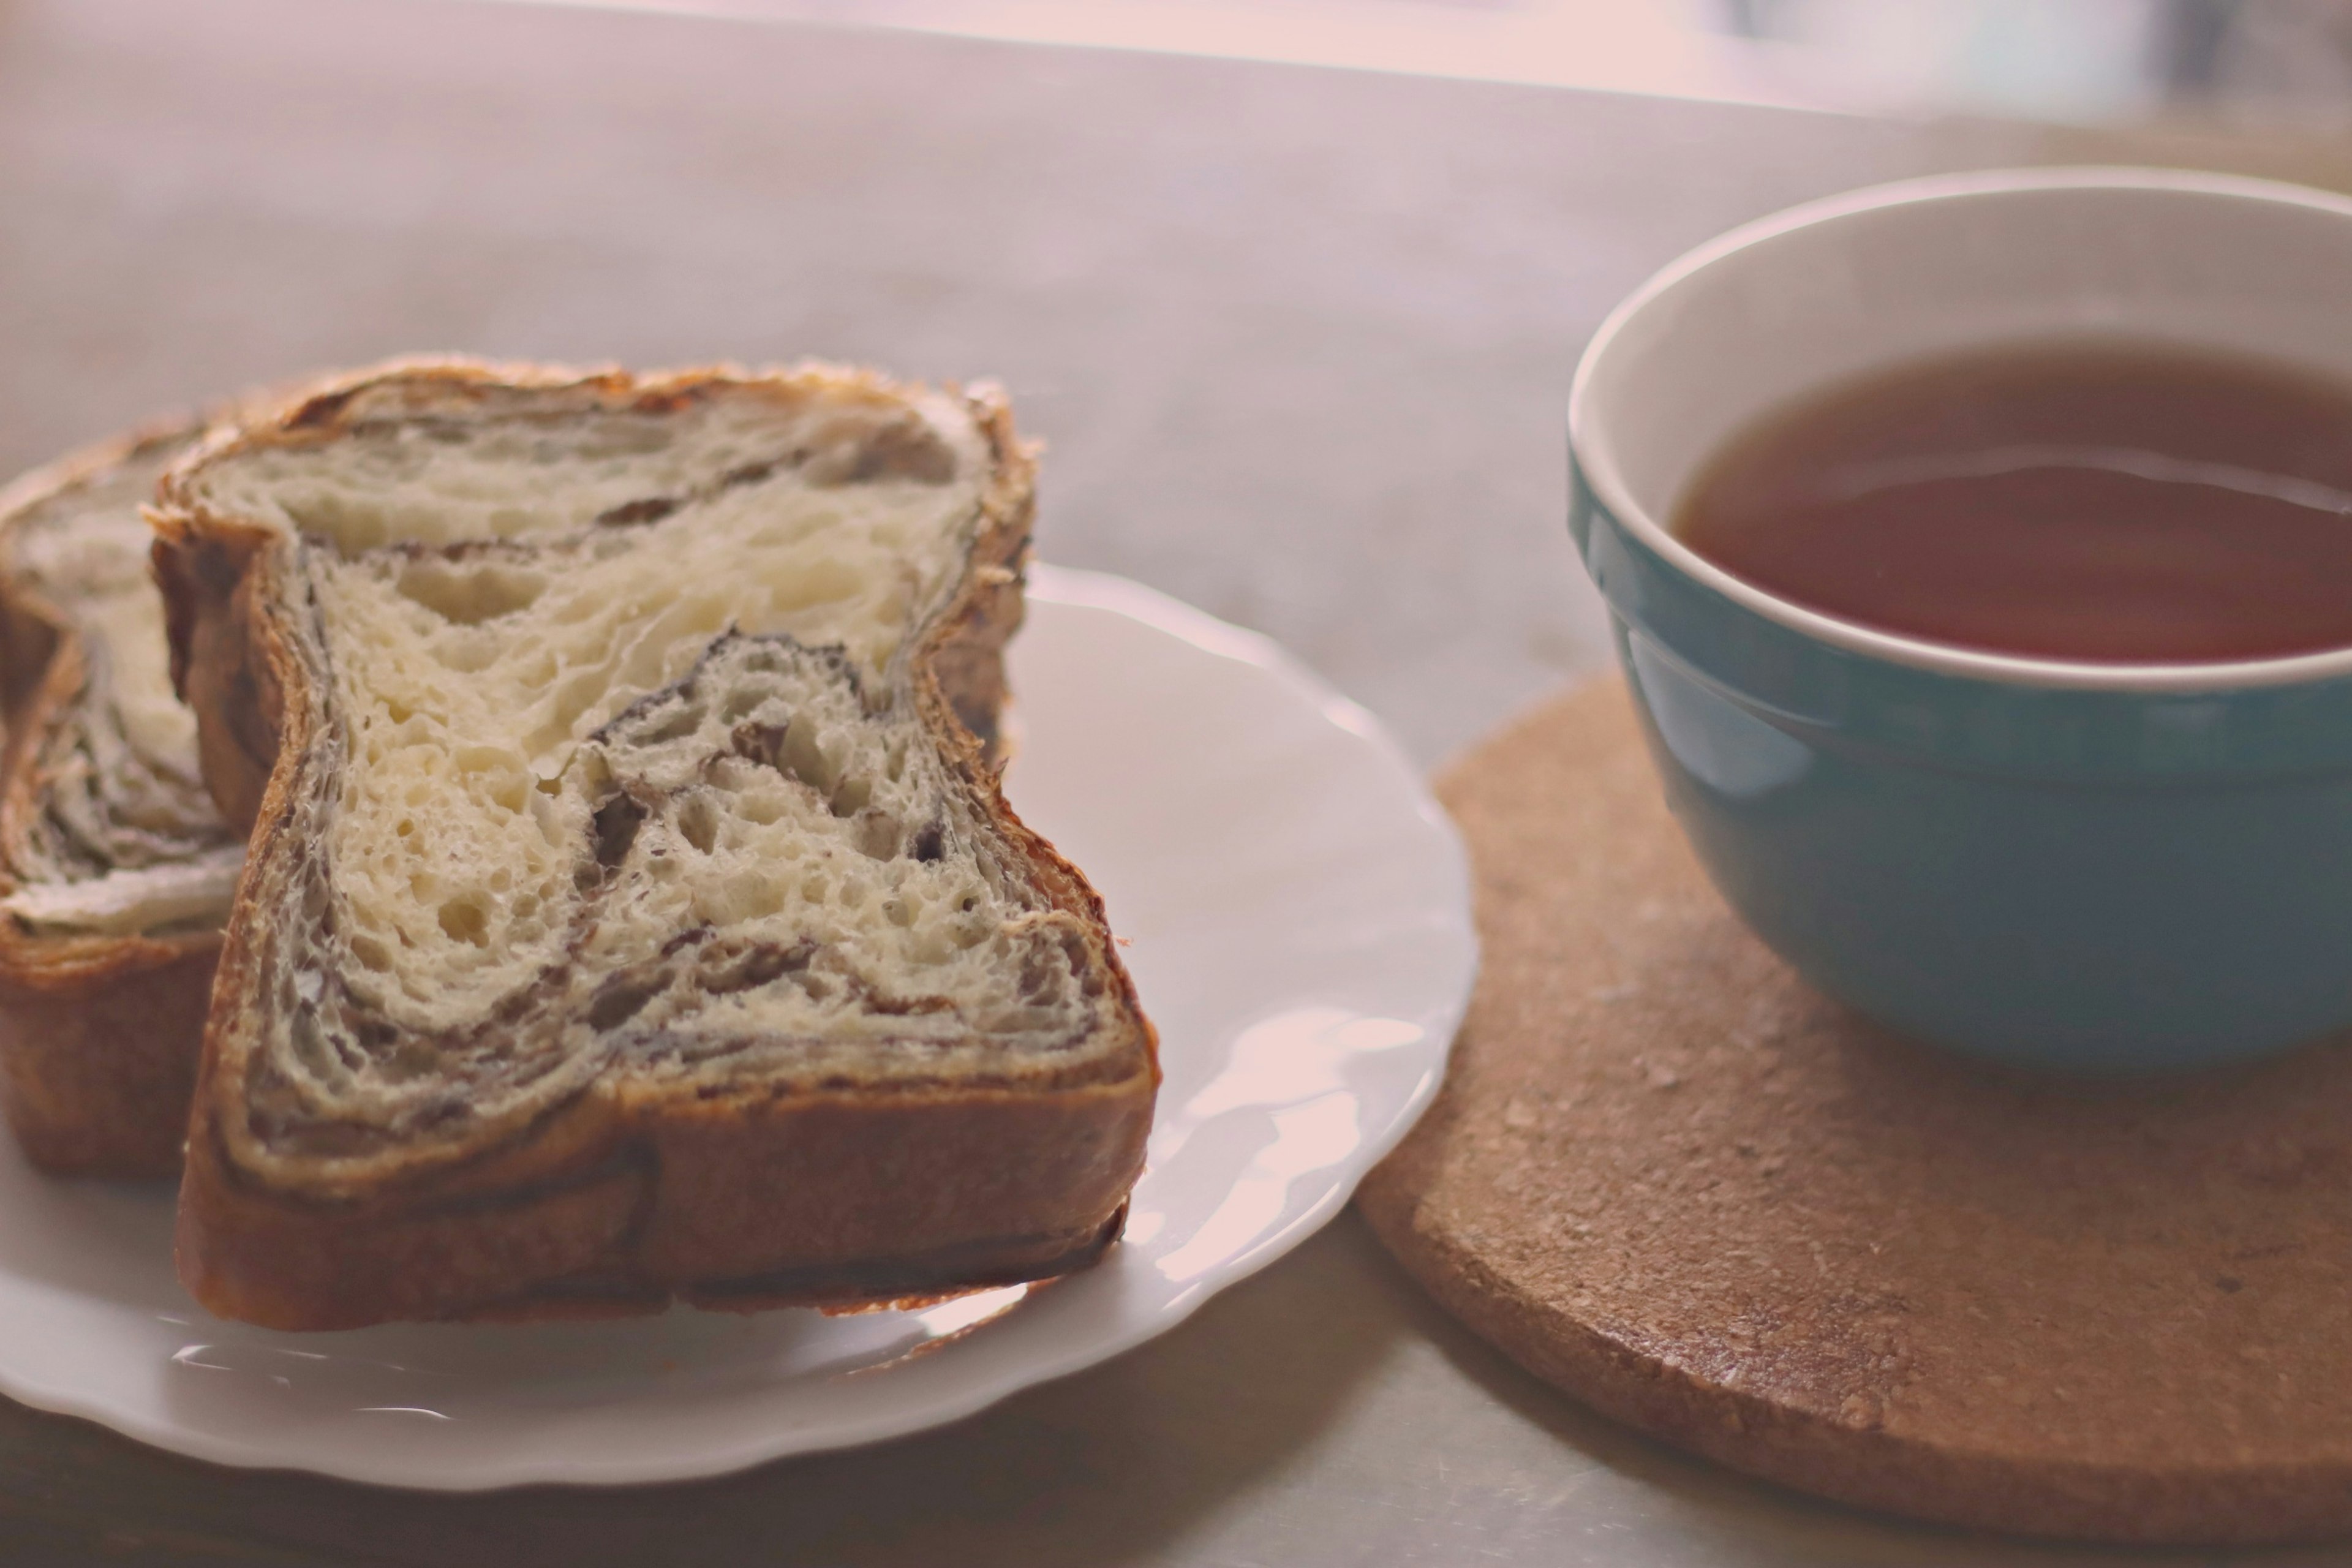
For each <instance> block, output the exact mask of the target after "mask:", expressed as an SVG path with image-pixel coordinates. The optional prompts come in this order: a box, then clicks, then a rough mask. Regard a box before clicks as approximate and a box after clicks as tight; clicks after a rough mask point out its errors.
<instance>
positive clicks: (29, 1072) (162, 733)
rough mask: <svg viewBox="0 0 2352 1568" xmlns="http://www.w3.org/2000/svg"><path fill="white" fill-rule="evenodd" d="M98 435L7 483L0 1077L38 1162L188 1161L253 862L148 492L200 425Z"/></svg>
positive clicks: (0, 554)
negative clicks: (172, 640)
mask: <svg viewBox="0 0 2352 1568" xmlns="http://www.w3.org/2000/svg"><path fill="white" fill-rule="evenodd" d="M201 428H202V426H200V425H197V424H194V423H190V424H172V425H166V426H158V427H157V428H155V429H153V430H151V431H149V432H147V433H144V434H142V435H138V436H132V437H125V438H123V439H121V440H119V441H111V442H108V443H106V444H104V445H102V446H100V447H93V448H90V449H89V450H87V451H84V452H81V453H79V454H76V455H75V456H73V457H69V458H64V459H62V460H61V461H59V462H58V463H56V464H53V465H51V466H50V467H48V468H43V469H41V470H39V471H37V472H36V473H33V474H29V475H27V476H26V477H25V478H24V479H20V480H18V481H17V482H16V483H15V484H14V485H11V486H10V487H8V489H7V490H6V492H5V494H0V661H5V713H6V733H7V743H6V747H5V752H0V1091H5V1103H6V1107H7V1114H8V1120H9V1123H10V1126H11V1128H12V1130H13V1131H14V1132H15V1133H16V1141H17V1142H18V1143H19V1144H20V1145H21V1146H22V1147H23V1149H24V1151H25V1152H26V1155H27V1156H28V1157H29V1158H30V1159H31V1160H32V1161H33V1163H36V1164H37V1165H39V1166H41V1167H42V1168H43V1169H45V1170H49V1171H54V1172H60V1173H75V1174H85V1175H103V1176H139V1175H166V1174H169V1173H172V1172H173V1171H176V1170H177V1169H179V1165H180V1144H181V1141H182V1139H183V1138H184V1136H185V1135H186V1132H187V1123H188V1097H189V1093H190V1090H191V1088H192V1086H193V1085H194V1081H195V1068H196V1051H197V1045H198V1041H199V1038H200V1037H201V1035H202V1032H203V1028H204V1021H205V1005H206V1001H207V998H208V996H209V994H210V987H211V984H212V975H213V964H214V962H215V959H216V958H217V957H218V955H219V952H220V942H221V935H220V933H221V926H222V923H223V921H226V919H227V916H228V907H229V899H230V895H231V894H232V893H233V892H234V891H235V889H236V875H237V867H238V864H239V862H240V861H241V860H242V858H243V851H244V846H243V840H242V837H241V836H238V835H232V834H231V833H230V832H229V830H228V829H227V828H226V827H225V826H223V825H222V823H221V820H220V818H219V816H218V815H217V814H216V813H215V810H214V808H213V804H212V801H211V800H210V799H209V798H208V797H207V796H206V795H205V790H204V786H203V783H202V781H201V780H200V779H199V778H198V776H197V768H196V743H195V725H194V719H193V718H192V717H191V716H190V714H189V713H188V711H187V710H186V709H184V707H182V706H181V704H180V701H179V700H178V699H177V698H176V697H175V696H173V692H172V687H171V678H170V669H169V663H168V656H167V652H166V647H165V641H164V631H163V601H162V599H161V598H160V597H159V596H158V595H157V594H156V591H155V584H154V583H153V582H152V580H151V578H150V576H149V572H148V554H149V547H150V537H151V536H150V533H149V531H148V527H147V524H146V522H145V521H143V520H142V518H141V516H140V509H141V507H142V506H143V505H144V504H145V503H146V501H147V500H148V499H149V498H150V496H151V495H152V492H153V490H154V487H155V481H156V479H157V477H158V476H159V475H160V474H161V473H162V472H163V469H164V468H166V467H167V466H168V465H169V464H170V463H171V461H172V460H173V458H176V457H177V456H178V455H179V454H180V453H181V452H182V451H183V450H184V449H185V448H186V447H188V446H189V445H190V444H191V443H192V442H193V441H194V439H195V438H196V437H197V436H198V435H199V434H200V432H201Z"/></svg>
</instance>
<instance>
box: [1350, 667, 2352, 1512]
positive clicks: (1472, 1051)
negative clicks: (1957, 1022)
mask: <svg viewBox="0 0 2352 1568" xmlns="http://www.w3.org/2000/svg"><path fill="white" fill-rule="evenodd" d="M1440 793H1441V795H1443V796H1444V800H1445V802H1446V804H1447V805H1449V806H1450V807H1451V808H1452V810H1453V811H1454V815H1455V816H1456V817H1457V818H1458V819H1459V821H1460V823H1461V826H1462V828H1463V831H1464V833H1465V835H1466V836H1467V837H1468V839H1469V843H1470V849H1471V855H1472V858H1473V861H1474V863H1475V875H1476V879H1477V887H1478V903H1479V909H1478V923H1479V930H1480V934H1481V937H1482V939H1483V942H1484V943H1485V950H1484V961H1483V962H1484V969H1483V973H1481V975H1480V978H1479V982H1478V989H1477V994H1476V996H1475V1000H1474V1001H1473V1002H1472V1004H1471V1007H1470V1012H1469V1016H1468V1019H1467V1021H1466V1023H1465V1026H1464V1027H1463V1031H1462V1035H1461V1037H1460V1040H1459V1042H1458V1043H1457V1045H1456V1047H1455V1054H1454V1065H1453V1067H1452V1068H1451V1075H1450V1077H1449V1079H1448V1081H1447V1084H1446V1087H1445V1090H1444V1094H1443V1096H1442V1097H1441V1098H1440V1100H1438V1102H1437V1104H1436V1106H1435V1107H1434V1108H1433V1110H1431V1112H1430V1114H1429V1115H1428V1117H1427V1118H1426V1119H1425V1120H1424V1121H1423V1122H1422V1124H1421V1125H1420V1127H1419V1128H1418V1129H1416V1130H1415V1131H1414V1132H1413V1134H1412V1137H1411V1138H1410V1139H1409V1140H1408V1141H1407V1142H1405V1144H1404V1146H1403V1147H1402V1149H1400V1150H1399V1151H1398V1152H1397V1153H1396V1154H1395V1155H1394V1156H1392V1157H1391V1159H1390V1160H1389V1161H1388V1163H1386V1164H1384V1165H1383V1166H1381V1168H1380V1169H1379V1170H1378V1171H1377V1172H1375V1173H1373V1175H1372V1177H1371V1178H1370V1180H1369V1181H1368V1182H1367V1183H1366V1184H1365V1185H1364V1188H1363V1190H1362V1194H1361V1199H1360V1201H1361V1203H1362V1206H1363V1209H1364V1212H1365V1213H1366V1215H1369V1216H1370V1220H1371V1223H1372V1225H1373V1226H1374V1228H1375V1229H1376V1230H1377V1231H1378V1232H1379V1233H1380V1235H1381V1237H1382V1238H1383V1240H1384V1241H1385V1242H1386V1243H1387V1245H1388V1246H1389V1247H1390V1248H1391V1250H1392V1251H1393V1252H1394V1253H1395V1254H1396V1255H1397V1257H1398V1258H1400V1259H1402V1261H1403V1263H1404V1265H1405V1267H1406V1268H1409V1269H1410V1270H1412V1273H1413V1274H1414V1275H1416V1276H1417V1277H1418V1278H1419V1279H1420V1280H1421V1281H1422V1283H1423V1285H1424V1286H1425V1287H1427V1289H1429V1290H1430V1291H1431V1292H1432V1293H1433V1295H1435V1296H1436V1297H1437V1298H1438V1300H1441V1301H1442V1302H1444V1304H1445V1305H1446V1306H1447V1307H1448V1308H1449V1309H1450V1310H1453V1311H1454V1312H1455V1313H1456V1314H1458V1315H1459V1316H1460V1317H1461V1318H1462V1319H1463V1320H1464V1321H1466V1322H1468V1323H1469V1324H1470V1326H1471V1327H1472V1328H1474V1329H1475V1330H1476V1331H1478V1332H1480V1333H1481V1334H1483V1335H1485V1336H1486V1338H1488V1339H1490V1340H1492V1341H1493V1342H1495V1343H1496V1344H1497V1345H1499V1346H1500V1347H1501V1348H1502V1349H1503V1350H1504V1351H1506V1352H1508V1353H1509V1354H1510V1355H1511V1356H1513V1357H1514V1358H1516V1359H1517V1361H1518V1362H1520V1363H1522V1364H1523V1365H1525V1366H1526V1367H1528V1369H1529V1370H1530V1371H1532V1372H1534V1373H1537V1374H1538V1376H1541V1377H1543V1378H1546V1379H1549V1381H1551V1382H1553V1383H1555V1384H1559V1386H1560V1387H1562V1388H1565V1389H1567V1390H1568V1391H1569V1392H1570V1393H1571V1394H1576V1395H1577V1396H1578V1397H1580V1398H1581V1399H1583V1400H1585V1401H1587V1402H1588V1403H1590V1404H1591V1405H1595V1406H1597V1407H1598V1408H1600V1409H1601V1410H1602V1411H1604V1412H1606V1413H1608V1414H1609V1415H1613V1416H1616V1417H1618V1418H1619V1419H1622V1420H1623V1421H1626V1422H1629V1423H1631V1424H1632V1425H1633V1426H1639V1427H1642V1428H1644V1429H1646V1430H1648V1431H1649V1432H1652V1433H1654V1434H1655V1435H1656V1436H1661V1437H1663V1438H1665V1439H1666V1440H1668V1441H1669V1442H1673V1443H1675V1444H1679V1445H1681V1446H1682V1447H1686V1448H1690V1449H1694V1450H1696V1452H1698V1453H1701V1454H1705V1455H1707V1456H1709V1457H1710V1458H1715V1459H1717V1460H1720V1461H1721V1462H1723V1463H1725V1464H1727V1465H1730V1466H1734V1467H1736V1468H1739V1469H1743V1470H1747V1471H1750V1472H1752V1473H1754V1474H1756V1475H1759V1476H1764V1477H1767V1478H1769V1479H1773V1480H1776V1481H1780V1482H1782V1483H1784V1484H1786V1485H1789V1486H1791V1487H1796V1488H1801V1489H1804V1490H1808V1491H1812V1492H1818V1493H1821V1494H1823V1495H1825V1496H1828V1497H1832V1498H1836V1499H1840V1500H1845V1501H1848V1502H1853V1503H1857V1504H1861V1505H1863V1506H1865V1507H1869V1508H1876V1509H1883V1510H1890V1511H1894V1512H1897V1513H1905V1514H1910V1515H1914V1516H1916V1517H1920V1518H1925V1519H1932V1520H1939V1521H1949V1522H1954V1523H1960V1524H1968V1525H1975V1526H1980V1527H1985V1528H1990V1529H1996V1530H2005V1531H2020V1532H2025V1533H2032V1534H2044V1535H2058V1536H2075V1537H2087V1538H2096V1539H2106V1540H2116V1541H2132V1542H2263V1541H2284V1540H2297V1539H2307V1538H2311V1537H2315V1536H2326V1535H2331V1534H2339V1533H2344V1532H2347V1531H2352V1044H2347V1045H2328V1046H2324V1047H2317V1048H2315V1049H2312V1050H2308V1051H2305V1052H2303V1053H2300V1054H2298V1055H2295V1056H2293V1057H2289V1058H2284V1059H2282V1060H2278V1061H2274V1062H2271V1063H2266V1064H2263V1065H2262V1066H2260V1067H2257V1068H2251V1069H2236V1070H2233V1071H2231V1072H2230V1073H2227V1074H2219V1075H2205V1076H2200V1077H2198V1078H2194V1079H2169V1080H2166V1081H2161V1082H2156V1083H2147V1082H2141V1083H2134V1084H2126V1085H2114V1084H2106V1085H2097V1084H2085V1083H2081V1082H2072V1081H2065V1080H2054V1079H2035V1078H2029V1077H2025V1076H2021V1075H2017V1074H2013V1073H2008V1072H2003V1071H2000V1070H1999V1069H1990V1068H1980V1067H1977V1066H1974V1065H1972V1064H1969V1063H1966V1062H1962V1061H1959V1060H1958V1059H1954V1058H1946V1057H1943V1056H1941V1055H1938V1054H1936V1053H1932V1052H1929V1051H1927V1050H1925V1049H1922V1048H1918V1047H1911V1046H1908V1045H1906V1044H1904V1043H1903V1042H1901V1041H1898V1040H1895V1039H1893V1038H1891V1037H1887V1036H1885V1035H1884V1034H1882V1033H1879V1032H1877V1031H1874V1029H1873V1028H1872V1027H1871V1026H1868V1025H1866V1024H1864V1023H1863V1022H1861V1021H1860V1020H1858V1019H1856V1018H1854V1017H1853V1016H1852V1015H1850V1014H1847V1013H1845V1012H1843V1010H1842V1009H1840V1008H1839V1007H1838V1006H1836V1005H1834V1004H1832V1003H1831V1002H1828V1001H1826V1000H1824V999H1823V998H1822V997H1820V996H1819V995H1817V994H1814V993H1812V992H1811V991H1809V990H1808V989H1806V987H1805V986H1804V985H1803V984H1801V983H1800V982H1799V981H1797V980H1796V978H1795V977H1794V976H1793V975H1791V974H1790V973H1789V971H1788V970H1787V969H1786V968H1784V967H1783V966H1782V965H1781V964H1780V962H1779V961H1778V960H1777V959H1775V958H1774V957H1772V955H1771V954H1770V953H1769V952H1766V951H1765V950H1764V948H1763V947H1762V946H1761V945H1760V944H1759V942H1757V941H1756V940H1755V939H1754V938H1753V937H1751V936H1749V935H1748V932H1747V931H1746V930H1745V929H1744V928H1743V927H1742V926H1741V925H1740V924H1739V923H1738V921H1737V920H1736V919H1735V918H1734V917H1733V916H1732V915H1731V913H1730V912H1729V911H1728V910H1727V909H1726V908H1725V907H1724V905H1723V903H1722V901H1721V900H1719V899H1718V898H1717V896H1716V894H1715V892H1714V891H1713V889H1710V888H1709V887H1708V885H1707V883H1706V880H1705V879H1704V877H1703V876H1702V875H1701V873H1700V871H1699V869H1698V868H1697V866H1696V863H1695V862H1694V861H1693V859H1692V858H1691V856H1690V854H1689V852H1688V850H1687V849H1685V847H1684V844H1683V840H1682V838H1681V837H1680V835H1679V834H1678V833H1677V831H1676V830H1675V826H1674V822H1673V819H1672V818H1671V817H1670V816H1668V815H1667V813H1666V811H1665V808H1664V805H1663V804H1662V801H1661V799H1660V795H1659V789H1658V785H1657V783H1656V781H1655V778H1654V774H1653V773H1652V772H1651V770H1650V765H1649V761H1648V758H1647V757H1646V756H1645V755H1644V754H1643V748H1642V744H1641V740H1640V736H1639V733H1638V731H1637V730H1636V728H1635V725H1634V721H1633V716H1632V713H1631V711H1630V709H1629V706H1628V704H1627V702H1626V700H1625V698H1624V695H1623V693H1622V690H1621V689H1620V688H1619V687H1618V685H1617V683H1616V682H1614V681H1610V682H1607V683H1604V684H1601V685H1599V686H1594V687H1591V688H1587V689H1584V690H1582V691H1580V692H1577V693H1575V694H1572V695H1571V696H1570V697H1568V698H1566V699H1564V700H1560V701H1559V702H1557V703H1555V704H1553V705H1552V706H1550V707H1549V708H1547V709H1545V710H1542V711H1539V712H1538V713H1536V714H1534V715H1533V716H1532V717H1530V718H1528V719H1527V720H1525V721H1522V722H1520V723H1518V724H1517V725H1516V726H1514V727H1513V728H1511V729H1510V730H1508V731H1506V732H1505V733H1503V734H1501V735H1499V736H1498V737H1496V739H1494V740H1492V741H1490V742H1487V743H1486V745H1484V746H1483V747H1482V748H1481V749H1479V750H1478V751H1477V752H1475V753H1474V754H1473V755H1471V756H1470V757H1469V758H1468V759H1467V760H1466V761H1465V762H1464V763H1461V764H1460V766H1459V767H1457V768H1456V769H1454V771H1453V773H1451V774H1450V776H1448V777H1447V778H1446V779H1445V780H1444V782H1443V783H1442V784H1441V786H1440ZM2347 962H2352V955H2347Z"/></svg>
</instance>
